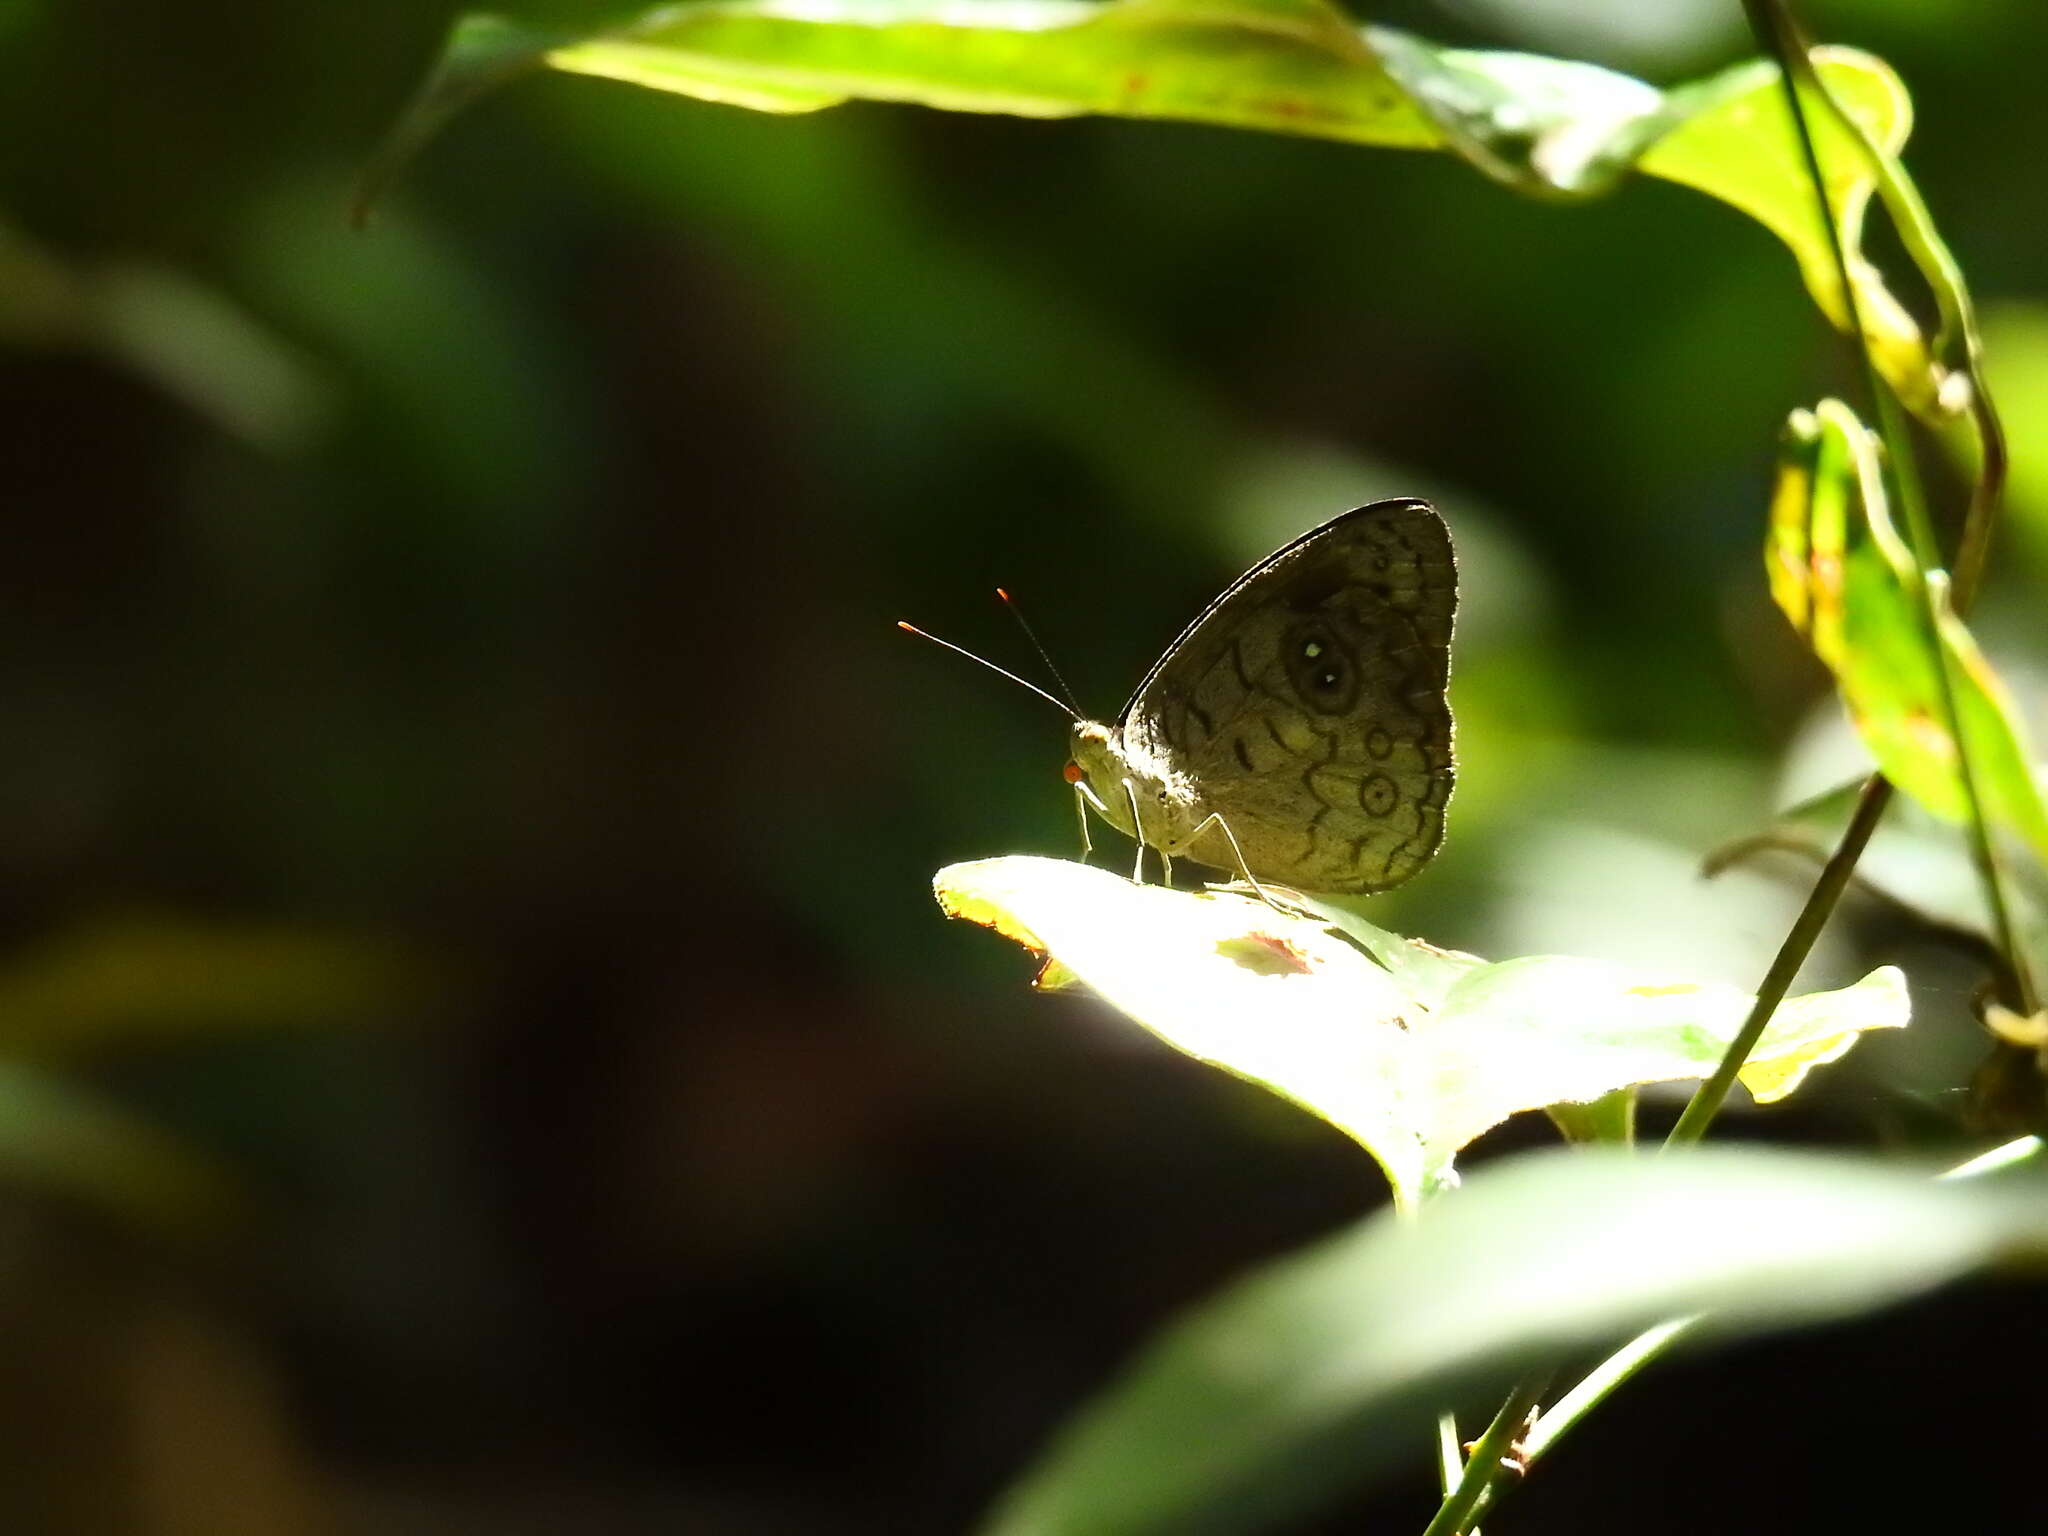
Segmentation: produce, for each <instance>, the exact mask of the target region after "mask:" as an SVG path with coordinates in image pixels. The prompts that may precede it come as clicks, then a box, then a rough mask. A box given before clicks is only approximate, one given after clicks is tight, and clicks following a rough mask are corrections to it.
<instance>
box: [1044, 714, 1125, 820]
mask: <svg viewBox="0 0 2048 1536" xmlns="http://www.w3.org/2000/svg"><path fill="white" fill-rule="evenodd" d="M1069 752H1070V754H1071V755H1070V756H1069V757H1068V758H1067V766H1066V767H1065V768H1062V769H1061V770H1060V777H1062V778H1063V779H1065V780H1066V781H1067V782H1068V783H1069V784H1071V785H1073V786H1074V793H1075V794H1077V795H1079V796H1080V797H1081V798H1082V799H1083V800H1085V801H1087V802H1088V803H1089V804H1090V805H1091V806H1093V807H1094V808H1095V810H1096V811H1097V812H1099V813H1100V814H1101V815H1104V816H1110V815H1111V814H1112V813H1111V811H1110V809H1109V807H1108V805H1107V803H1106V801H1105V792H1106V791H1112V790H1114V789H1115V786H1116V785H1117V784H1118V783H1119V782H1121V780H1122V779H1123V777H1124V766H1123V753H1122V752H1121V751H1120V750H1119V748H1118V746H1117V741H1116V733H1115V732H1114V731H1112V730H1111V729H1110V728H1109V727H1108V726H1106V725H1102V724H1100V723H1099V722H1097V721H1094V720H1076V721H1075V722H1074V730H1073V735H1072V736H1071V737H1070V738H1069ZM1115 798H1117V799H1121V798H1122V795H1121V793H1120V792H1119V793H1117V794H1116V795H1115ZM1124 819H1125V820H1129V819H1130V818H1129V816H1128V815H1126V816H1125V817H1124Z"/></svg>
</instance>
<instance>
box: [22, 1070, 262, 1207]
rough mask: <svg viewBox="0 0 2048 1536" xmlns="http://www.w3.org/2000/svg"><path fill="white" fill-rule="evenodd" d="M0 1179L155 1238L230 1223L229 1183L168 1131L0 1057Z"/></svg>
mask: <svg viewBox="0 0 2048 1536" xmlns="http://www.w3.org/2000/svg"><path fill="white" fill-rule="evenodd" d="M0 1183H6V1184H11V1185H13V1186H15V1187H16V1188H19V1189H23V1190H27V1191H29V1192H32V1193H35V1194H41V1195H55V1196H58V1197H60V1198H64V1199H71V1200H77V1201H80V1202H82V1203H84V1204H86V1205H88V1206H92V1207H94V1208H97V1209H100V1210H103V1211H106V1212H108V1213H110V1214H111V1215H113V1216H115V1217H116V1218H118V1219H120V1220H122V1221H124V1222H126V1223H128V1224H130V1225H133V1226H136V1227H139V1228H141V1229H144V1230H146V1231H149V1232H152V1233H154V1234H157V1235H160V1236H170V1237H198V1236H203V1235H205V1234H206V1233H207V1232H210V1231H213V1230H216V1229H217V1228H219V1227H220V1226H221V1225H222V1224H223V1223H224V1222H226V1221H228V1220H230V1219H231V1218H232V1217H233V1215H234V1213H235V1210H236V1208H237V1206H238V1204H239V1203H240V1193H239V1191H238V1190H237V1189H236V1187H235V1185H234V1184H233V1182H232V1181H231V1180H230V1179H229V1178H228V1177H227V1175H226V1174H225V1173H224V1172H223V1171H222V1170H220V1169H217V1168H215V1167H214V1166H213V1165H212V1164H211V1163H210V1162H209V1161H208V1160H207V1159H205V1158H204V1157H202V1156H200V1155H199V1154H197V1153H195V1152H194V1151H192V1150H191V1149H190V1148H189V1147H187V1146H185V1145H184V1144H183V1143H182V1142H180V1141H179V1140H178V1139H177V1138H175V1137H173V1136H168V1135H166V1134H165V1133H164V1132H162V1131H160V1130H158V1129H156V1128H155V1127H154V1126H152V1125H150V1124H149V1123H148V1122H147V1121H144V1120H139V1119H137V1118H135V1117H133V1116H131V1115H128V1114H126V1113H124V1112H123V1111H121V1110H119V1109H116V1108H114V1107H113V1106H112V1105H110V1104H108V1103H106V1102H104V1101H103V1100H100V1099H97V1098H94V1097H92V1096H90V1095H87V1094H84V1093H81V1092H79V1091H78V1090H77V1089H74V1088H71V1087H69V1086H67V1085H66V1084H65V1083H63V1082H62V1081H60V1080H59V1079H57V1078H55V1077H52V1076H50V1075H48V1074H46V1073H42V1072H38V1071H35V1070H33V1069H31V1068H28V1067H22V1066H16V1065H13V1064H6V1063H0Z"/></svg>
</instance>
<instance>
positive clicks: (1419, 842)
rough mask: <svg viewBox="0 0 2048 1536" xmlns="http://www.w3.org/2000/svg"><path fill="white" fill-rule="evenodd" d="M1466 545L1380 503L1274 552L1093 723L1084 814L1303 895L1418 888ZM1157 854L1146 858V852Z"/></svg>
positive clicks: (1079, 764) (1447, 755) (1426, 519)
mask: <svg viewBox="0 0 2048 1536" xmlns="http://www.w3.org/2000/svg"><path fill="white" fill-rule="evenodd" d="M1457 601H1458V571H1457V562H1456V560H1455V558H1454V556H1453V554H1452V550H1451V536H1450V531H1449V529H1447V528H1446V527H1445V526H1444V522H1443V519H1442V518H1440V517H1439V516H1437V514H1436V511H1435V510H1434V509H1433V508H1432V507H1431V506H1430V505H1429V504H1428V503H1427V502H1424V501H1417V500H1414V499H1412V498H1403V499H1399V500H1393V501H1376V502H1373V503H1372V504H1371V505H1369V506H1363V507H1359V508H1356V509H1355V510H1353V511H1350V512H1346V513H1344V514H1343V515H1342V516H1339V517H1334V518H1332V519H1331V520H1330V521H1329V522H1327V523H1324V524H1323V525H1322V526H1321V527H1320V528H1315V529H1311V530H1310V531H1309V532H1307V533H1305V534H1303V535H1302V536H1301V537H1300V538H1298V539H1296V540H1295V541H1294V542H1293V543H1291V544H1289V545H1287V546H1286V547H1285V548H1282V549H1278V550H1275V551H1274V552H1273V553H1272V554H1270V555H1268V556H1267V557H1266V558H1265V559H1263V560H1261V561H1260V562H1259V563H1258V564H1257V565H1255V566H1253V567H1252V568H1251V569H1250V570H1249V571H1247V572H1245V574H1244V575H1242V576H1240V577H1239V578H1238V579H1237V580H1236V581H1235V582H1233V583H1232V584H1231V585H1230V586H1229V587H1228V588H1227V589H1226V590H1225V591H1224V592H1223V594H1222V596H1220V597H1218V598H1217V599H1216V600H1215V601H1214V602H1212V603H1211V604H1209V606H1208V607H1207V608H1205V609H1203V610H1202V612H1201V613H1200V614H1199V615H1197V616H1196V618H1195V620H1194V622H1193V623H1191V624H1190V625H1188V627H1187V628H1186V629H1185V630H1183V631H1182V632H1181V635H1180V638H1179V639H1177V640H1175V641H1174V642H1173V644H1172V645H1170V646H1168V647H1167V648H1166V653H1165V654H1164V655H1163V656H1161V657H1160V658H1159V660H1158V661H1157V662H1156V663H1154V664H1153V667H1152V670H1151V671H1149V672H1147V673H1146V674H1145V678H1144V681H1142V682H1141V683H1139V684H1138V686H1137V689H1136V691H1135V692H1133V693H1132V695H1131V698H1130V702H1129V703H1127V704H1126V705H1125V706H1124V707H1123V710H1122V712H1121V713H1120V714H1119V715H1118V716H1117V721H1116V724H1114V725H1103V724H1100V723H1098V722H1096V721H1092V720H1081V719H1078V718H1077V719H1076V721H1075V724H1074V728H1073V735H1072V739H1071V746H1070V751H1071V756H1070V758H1069V760H1068V762H1067V765H1066V769H1065V777H1066V780H1067V782H1068V783H1069V784H1071V785H1073V786H1074V789H1075V791H1076V793H1077V794H1078V795H1079V797H1080V799H1081V802H1082V805H1083V809H1082V811H1081V816H1082V822H1083V836H1084V838H1085V836H1086V819H1087V812H1088V811H1089V810H1093V811H1094V812H1095V813H1096V814H1098V815H1100V816H1101V817H1102V818H1103V819H1104V820H1105V821H1107V822H1108V823H1109V824H1110V825H1111V826H1113V827H1115V828H1116V829H1117V830H1118V831H1120V832H1123V833H1125V834H1127V835H1130V836H1133V837H1136V838H1137V839H1138V840H1139V841H1140V843H1141V844H1143V845H1147V846H1150V847H1152V848H1154V849H1157V850H1158V851H1159V853H1160V854H1161V856H1162V858H1163V859H1164V860H1166V861H1169V862H1168V863H1167V868H1168V870H1169V871H1170V869H1171V864H1170V860H1171V859H1173V858H1175V857H1179V856H1182V855H1185V856H1187V857H1189V858H1192V859H1194V860H1195V861H1197V862H1199V863H1202V864H1207V865H1211V866H1213V867H1215V868H1218V869H1223V870H1228V871H1232V872H1236V873H1240V874H1243V875H1246V876H1248V877H1250V878H1251V880H1252V881H1253V882H1254V883H1255V884H1256V883H1258V882H1261V881H1270V882H1273V883H1275V884H1278V885H1283V886H1289V887H1292V888H1294V889H1296V890H1300V891H1309V892H1328V893H1335V894H1358V893H1363V892H1370V891H1384V890H1387V889H1389V888H1391V887H1393V886H1396V885H1399V884H1400V883H1401V882H1402V881H1404V880H1406V879H1408V878H1409V877H1410V876H1411V875H1413V874H1414V873H1415V872H1416V871H1417V870H1419V869H1421V868H1422V866H1423V865H1424V864H1426V863H1428V862H1429V860H1430V858H1431V857H1432V856H1433V855H1434V854H1435V853H1436V850H1437V846H1438V844H1440V843H1441V842H1442V841H1443V834H1444V812H1445V809H1446V807H1447V806H1448V805H1449V803H1450V798H1451V786H1452V783H1453V780H1454V779H1455V777H1456V773H1455V764H1454V760H1453V757H1452V751H1451V708H1450V701H1449V699H1448V697H1447V696H1446V692H1445V689H1446V685H1447V683H1448V681H1449V674H1450V647H1451V623H1452V616H1453V613H1454V611H1455V609H1456V607H1457ZM1140 857H1141V858H1142V852H1141V855H1140Z"/></svg>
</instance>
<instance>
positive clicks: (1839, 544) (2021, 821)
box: [1765, 400, 2048, 859]
mask: <svg viewBox="0 0 2048 1536" xmlns="http://www.w3.org/2000/svg"><path fill="white" fill-rule="evenodd" d="M1765 566H1766V569H1767V571H1768V574H1769V578H1770V586H1771V595H1772V597H1773V598H1774V599H1775V600H1776V601H1777V604H1778V607H1779V608H1780V609H1781V610H1782V611H1783V612H1784V614H1785V616H1786V618H1788V619H1790V620H1791V621H1792V624H1793V627H1794V628H1796V629H1797V630H1799V632H1800V633H1801V634H1802V635H1804V636H1805V637H1806V638H1807V640H1808V641H1809V642H1810V643H1811V644H1812V646H1813V649H1814V653H1815V654H1816V655H1817V656H1819V657H1820V659H1821V660H1822V661H1824V662H1826V663H1827V665H1828V667H1829V669H1830V670H1831V671H1832V672H1833V673H1834V674H1835V681H1836V683H1837V684H1838V685H1839V687H1840V689H1841V693H1842V701H1843V703H1844V704H1845V705H1846V706H1847V708H1848V711H1849V715H1850V718H1851V719H1852V720H1853V721H1854V723H1855V725H1856V729H1857V732H1858V734H1859V735H1861V737H1862V738H1863V742H1864V745H1865V746H1867V747H1868V748H1869V749H1870V753H1871V756H1872V757H1874V758H1875V759H1876V760H1877V765H1878V767H1879V768H1880V769H1882V770H1883V772H1884V774H1885V776H1886V777H1887V778H1889V779H1890V780H1891V781H1892V782H1893V783H1894V784H1896V785H1897V786H1898V787H1899V788H1900V789H1902V790H1904V791H1905V792H1906V793H1907V794H1909V795H1911V796H1912V797H1913V798H1914V799H1915V800H1917V801H1919V802H1920V804H1922V805H1924V806H1925V807H1927V809H1928V810H1930V811H1932V812H1934V814H1935V815H1937V816H1940V817H1941V818H1943V819H1944V820H1946V821H1951V822H1961V821H1964V820H1966V819H1967V818H1968V817H1969V815H1970V814H1971V812H1970V805H1969V800H1968V797H1967V795H1966V794H1965V792H1964V786H1963V782H1962V776H1961V774H1960V773H1959V771H1958V761H1957V751H1956V742H1955V739H1954V738H1953V737H1952V736H1951V735H1950V734H1949V730H1948V727H1947V725H1946V723H1945V716H1946V713H1947V711H1946V710H1945V708H1944V706H1943V700H1942V686H1941V676H1940V668H1941V667H1942V665H1943V664H1944V661H1943V660H1942V659H1937V656H1936V654H1935V652H1934V650H1933V648H1932V647H1931V646H1930V645H1929V644H1928V641H1927V631H1926V628H1925V625H1924V622H1923V619H1922V615H1921V611H1920V609H1921V604H1922V602H1923V601H1930V600H1931V602H1932V604H1933V607H1934V613H1935V630H1936V633H1937V635H1938V636H1939V644H1940V646H1941V648H1942V650H1943V652H1945V664H1946V666H1947V668H1948V674H1949V678H1950V680H1951V686H1952V688H1953V691H1954V698H1955V709H1956V715H1957V719H1958V725H1959V728H1960V729H1961V731H1962V732H1963V734H1964V737H1965V739H1966V740H1967V742H1968V745H1969V753H1970V764H1971V768H1972V770H1973V773H1974V778H1975V782H1976V786H1977V792H1978V794H1979V796H1980V797H1981V798H1982V801H1983V807H1984V814H1985V815H1987V816H1988V817H1990V818H1991V819H1992V820H1994V821H1995V822H1997V823H1999V824H2000V825H2002V826H2004V827H2006V828H2007V829H2009V830H2010V831H2012V832H2014V833H2017V834H2018V835H2019V836H2020V837H2022V838H2024V839H2025V840H2026V841H2027V842H2028V843H2029V844H2031V845H2032V847H2033V848H2034V850H2035V851H2036V853H2037V854H2039V855H2040V856H2041V857H2042V858H2043V859H2048V809H2044V807H2043V804H2042V799H2041V793H2040V789H2039V786H2038V784H2037V783H2036V781H2035V777H2034V768H2033V756H2032V753H2031V752H2030V751H2029V749H2028V746H2027V742H2026V734H2025V731H2024V728H2023V727H2022V725H2021V723H2020V719H2019V715H2018V713H2017V711H2016V710H2015V709H2014V708H2013V705H2012V701H2011V699H2010V697H2009V696H2008V695H2007V693H2006V690H2005V685H2004V684H2003V683H2002V682H2001V681H2000V680H1999V678H1998V675H1997V674H1996V673H1995V672H1993V671H1992V669H1991V665H1990V663H1989V662H1988V661H1987V660H1986V659H1985V657H1984V654H1983V653H1982V652H1981V651H1980V650H1978V648H1977V642H1976V640H1975V639H1974V638H1973V637H1972V636H1971V634H1970V632H1969V630H1968V629H1966V628H1965V627H1964V625H1963V622H1962V620H1961V619H1959V618H1957V617H1956V615H1955V613H1954V611H1953V610H1952V609H1951V608H1950V606H1949V600H1948V584H1947V578H1946V576H1945V575H1944V574H1943V573H1942V572H1939V571H1936V572H1932V573H1929V574H1927V575H1924V576H1923V574H1922V573H1921V571H1920V569H1919V566H1918V564H1917V563H1916V562H1915V560H1914V559H1913V554H1912V551H1911V550H1910V549H1908V548H1907V547H1906V542H1905V540H1904V539H1903V538H1901V537H1900V535H1899V533H1898V531H1897V529H1895V528H1894V527H1893V525H1892V521H1891V514H1890V509H1889V506H1888V503H1887V501H1886V496H1885V490H1884V482H1883V476H1882V474H1881V472H1880V469H1879V449H1878V445H1877V441H1876V439H1875V438H1873V437H1872V436H1871V434H1870V433H1869V432H1868V431H1867V430H1865V428H1864V426H1863V424H1862V423H1861V422H1860V421H1858V420H1857V419H1856V415H1855V413H1854V412H1853V411H1851V410H1850V409H1849V408H1848V407H1847V406H1846V405H1844V404H1842V402H1841V401H1839V400H1824V401H1822V402H1821V403H1820V405H1819V406H1818V407H1817V408H1816V409H1815V410H1813V411H1811V412H1808V411H1800V412H1797V413H1795V414H1794V416H1793V418H1792V423H1791V427H1790V430H1789V433H1788V446H1787V451H1786V455H1785V458H1784V460H1783V463H1782V466H1781V468H1780V471H1779V477H1778V485H1777V489H1776V492H1775V494H1774V495H1773V498H1772V504H1771V528H1770V534H1769V538H1768V541H1767V543H1766V548H1765ZM1923 582H1924V583H1925V592H1924V596H1923V590H1922V584H1923Z"/></svg>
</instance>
